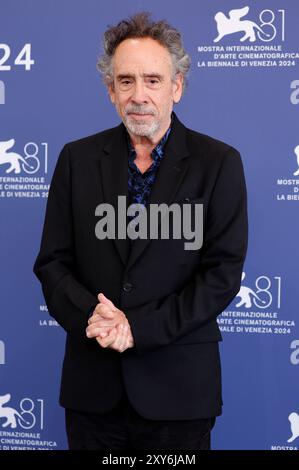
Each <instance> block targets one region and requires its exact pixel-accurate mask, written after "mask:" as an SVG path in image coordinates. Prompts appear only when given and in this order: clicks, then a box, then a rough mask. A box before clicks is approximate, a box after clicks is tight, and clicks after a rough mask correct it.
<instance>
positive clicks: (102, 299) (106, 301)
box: [98, 292, 116, 310]
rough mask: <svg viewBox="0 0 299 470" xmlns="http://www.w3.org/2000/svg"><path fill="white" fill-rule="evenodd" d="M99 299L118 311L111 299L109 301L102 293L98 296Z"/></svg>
mask: <svg viewBox="0 0 299 470" xmlns="http://www.w3.org/2000/svg"><path fill="white" fill-rule="evenodd" d="M98 299H99V302H100V303H103V304H105V305H107V306H108V307H110V308H112V309H114V310H115V309H116V307H115V305H114V303H113V302H112V301H111V300H110V299H108V298H107V297H106V296H105V295H104V294H103V293H102V292H101V293H100V294H99V295H98Z"/></svg>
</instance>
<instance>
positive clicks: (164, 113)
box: [109, 38, 183, 139]
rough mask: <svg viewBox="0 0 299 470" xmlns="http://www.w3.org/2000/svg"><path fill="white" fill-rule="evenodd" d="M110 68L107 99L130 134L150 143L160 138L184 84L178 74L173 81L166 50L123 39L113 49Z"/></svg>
mask: <svg viewBox="0 0 299 470" xmlns="http://www.w3.org/2000/svg"><path fill="white" fill-rule="evenodd" d="M112 65H113V84H112V85H110V86H109V95H110V98H111V101H112V103H113V104H115V107H116V110H117V112H118V114H119V116H120V117H121V119H122V121H123V123H124V124H125V126H126V127H127V129H128V131H129V132H130V134H132V135H133V136H144V137H147V138H149V139H152V138H154V136H155V135H160V134H162V135H163V133H164V132H166V130H167V128H168V126H169V124H170V116H171V112H172V108H173V104H174V103H177V102H178V101H179V100H180V98H181V96H182V83H183V79H182V76H181V74H177V75H176V77H175V81H173V80H172V77H173V66H172V62H171V56H170V54H169V52H168V50H167V49H166V48H165V47H163V46H161V44H159V43H158V42H157V41H155V40H153V39H151V38H137V39H125V40H124V41H123V42H121V43H120V44H119V46H118V47H117V48H116V50H115V54H114V56H113V63H112ZM162 135H160V137H162Z"/></svg>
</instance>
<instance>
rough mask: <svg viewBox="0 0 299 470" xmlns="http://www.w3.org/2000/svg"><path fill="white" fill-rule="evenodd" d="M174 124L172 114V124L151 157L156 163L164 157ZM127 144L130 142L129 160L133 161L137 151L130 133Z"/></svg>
mask: <svg viewBox="0 0 299 470" xmlns="http://www.w3.org/2000/svg"><path fill="white" fill-rule="evenodd" d="M172 124H173V113H171V123H170V126H169V128H168V129H167V131H166V132H165V134H164V135H163V137H162V139H161V140H160V141H159V142H158V143H157V145H156V147H155V148H154V149H153V150H152V153H151V156H152V158H153V160H154V161H157V160H159V159H161V158H162V157H163V155H164V147H165V144H166V142H167V139H168V137H169V134H170V132H171V129H172ZM127 142H128V147H129V159H130V161H132V160H134V159H135V155H136V151H135V149H134V147H133V145H132V142H131V139H130V135H129V133H128V131H127Z"/></svg>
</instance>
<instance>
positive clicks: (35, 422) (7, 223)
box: [0, 0, 299, 450]
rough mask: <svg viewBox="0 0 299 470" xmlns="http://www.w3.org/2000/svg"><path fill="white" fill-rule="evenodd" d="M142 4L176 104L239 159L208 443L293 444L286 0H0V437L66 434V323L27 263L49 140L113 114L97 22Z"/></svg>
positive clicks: (293, 91)
mask: <svg viewBox="0 0 299 470" xmlns="http://www.w3.org/2000/svg"><path fill="white" fill-rule="evenodd" d="M246 6H248V7H249V9H248V11H247V10H246V11H245V10H242V12H241V11H240V9H241V8H242V9H243V8H244V7H246ZM140 10H147V11H151V12H152V13H153V17H154V18H156V19H158V18H166V19H167V20H168V21H169V22H170V23H173V24H174V25H175V26H176V27H177V28H178V29H179V30H180V31H181V32H182V34H183V37H184V44H185V47H186V49H187V51H188V52H189V54H190V56H191V59H192V67H191V73H190V77H189V86H188V87H187V90H186V93H185V96H184V98H183V100H182V102H181V103H180V104H179V105H178V106H177V107H176V112H177V114H178V116H179V118H180V119H181V120H182V121H183V122H184V123H185V124H186V125H187V126H189V127H191V128H193V129H195V130H198V131H200V132H202V133H206V134H210V135H212V136H214V137H216V138H218V139H220V140H224V141H225V142H228V143H229V144H231V145H233V146H234V147H236V148H238V149H239V150H240V152H241V155H242V158H243V162H244V167H245V172H246V179H247V186H248V196H249V218H250V238H249V250H248V255H247V260H246V263H245V267H244V279H243V282H242V288H241V290H240V292H239V295H238V296H237V297H236V299H235V300H234V301H233V302H232V304H231V305H230V306H229V307H228V308H227V310H226V311H225V312H223V313H222V315H221V316H220V317H219V324H220V327H221V330H222V332H223V336H224V342H223V343H222V344H221V355H222V364H223V395H224V397H223V398H224V408H223V415H222V416H221V417H220V418H218V420H217V425H216V427H215V430H214V433H213V448H214V449H289V448H293V449H297V447H298V445H299V381H298V367H299V366H298V364H299V331H298V324H297V315H298V287H297V284H298V278H297V270H298V254H297V253H298V227H299V221H298V218H297V217H298V201H299V171H298V168H299V147H297V146H298V145H299V134H298V113H299V37H298V36H299V30H298V16H299V4H298V3H297V2H294V1H293V0H284V1H283V2H282V1H276V0H255V1H254V0H244V1H240V0H228V1H226V2H223V1H221V0H211V1H209V2H205V1H201V0H188V1H187V2H179V1H177V0H175V1H174V0H164V1H163V2H161V1H160V0H159V1H157V0H151V1H138V0H134V1H129V0H127V1H121V0H110V1H109V2H105V1H104V0H85V1H83V0H61V1H59V2H53V1H50V0H44V1H43V2H40V1H37V0H24V1H20V0H1V4H0V207H1V231H0V251H1V296H0V449H2V450H5V449H7V450H13V449H19V448H22V449H65V448H66V438H65V431H64V420H63V410H62V409H61V408H60V407H59V405H58V393H59V382H60V372H61V365H62V358H63V352H64V339H65V334H64V331H63V330H62V329H61V327H60V326H59V325H57V324H56V322H55V321H54V320H52V319H51V317H50V316H49V314H48V313H47V309H46V306H45V302H44V299H43V297H42V293H41V288H40V285H39V283H38V281H37V279H36V278H35V277H34V275H33V273H32V266H33V263H34V260H35V257H36V255H37V252H38V248H39V243H40V237H41V230H42V224H43V218H44V211H45V205H46V200H47V199H46V198H47V191H48V187H49V183H50V181H51V176H52V173H53V169H54V166H55V163H56V160H57V157H58V154H59V151H60V150H61V148H62V147H63V145H64V144H65V143H66V142H68V141H71V140H75V139H78V138H80V137H84V136H86V135H89V134H93V133H95V132H98V131H100V130H102V129H105V128H108V127H112V126H114V125H116V124H117V123H118V122H119V119H118V117H117V115H116V113H115V111H114V109H113V108H112V106H111V104H110V101H109V100H108V96H107V92H106V90H105V88H104V86H103V85H102V83H101V78H100V76H99V74H98V72H97V70H96V65H95V64H96V61H97V57H98V55H99V54H100V52H101V38H102V34H103V32H104V31H105V29H106V27H107V25H109V24H115V23H116V22H117V21H119V20H120V19H122V18H123V17H124V16H127V15H129V14H132V13H134V12H136V11H140ZM231 10H237V11H235V12H233V13H232V14H231V15H232V16H231V17H229V16H228V15H229V12H230V11H231ZM220 12H221V13H223V14H224V15H225V17H226V19H225V17H224V15H223V14H222V15H221V13H220ZM241 13H243V15H244V16H243V17H242V18H240V15H241ZM244 13H245V14H244ZM232 18H235V19H234V20H232ZM236 25H237V26H236ZM217 26H218V30H217ZM218 39H219V40H218ZM215 40H216V41H215ZM224 197H225V196H224Z"/></svg>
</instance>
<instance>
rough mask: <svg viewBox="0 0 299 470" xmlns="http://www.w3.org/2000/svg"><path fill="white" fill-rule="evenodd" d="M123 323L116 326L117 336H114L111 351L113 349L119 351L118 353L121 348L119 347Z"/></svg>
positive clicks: (121, 340)
mask: <svg viewBox="0 0 299 470" xmlns="http://www.w3.org/2000/svg"><path fill="white" fill-rule="evenodd" d="M123 326H124V325H123V323H120V324H119V325H118V326H117V336H116V339H115V341H114V343H113V345H112V347H113V349H115V350H116V351H119V352H120V348H121V345H122V342H123Z"/></svg>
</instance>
